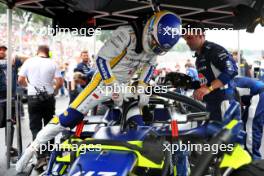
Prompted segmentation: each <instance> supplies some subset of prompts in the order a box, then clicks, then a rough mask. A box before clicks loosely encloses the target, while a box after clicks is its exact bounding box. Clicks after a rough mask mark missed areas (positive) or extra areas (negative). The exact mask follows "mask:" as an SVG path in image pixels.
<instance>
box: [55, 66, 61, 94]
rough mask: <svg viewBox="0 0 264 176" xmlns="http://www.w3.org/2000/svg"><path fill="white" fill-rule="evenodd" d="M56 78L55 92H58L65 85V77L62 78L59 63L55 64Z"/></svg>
mask: <svg viewBox="0 0 264 176" xmlns="http://www.w3.org/2000/svg"><path fill="white" fill-rule="evenodd" d="M54 80H55V84H54V92H58V90H59V89H60V88H61V87H62V86H63V78H62V75H61V71H60V69H59V68H58V67H57V65H56V66H55V75H54Z"/></svg>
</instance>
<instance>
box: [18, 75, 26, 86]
mask: <svg viewBox="0 0 264 176" xmlns="http://www.w3.org/2000/svg"><path fill="white" fill-rule="evenodd" d="M18 84H19V85H20V86H22V87H27V78H26V77H25V76H18Z"/></svg>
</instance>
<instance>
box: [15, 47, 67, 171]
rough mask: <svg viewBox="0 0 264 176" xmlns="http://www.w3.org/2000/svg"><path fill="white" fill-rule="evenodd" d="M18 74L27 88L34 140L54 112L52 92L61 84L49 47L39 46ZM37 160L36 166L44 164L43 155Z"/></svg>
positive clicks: (19, 80)
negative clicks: (34, 54) (35, 53)
mask: <svg viewBox="0 0 264 176" xmlns="http://www.w3.org/2000/svg"><path fill="white" fill-rule="evenodd" d="M18 75H19V77H18V83H19V84H20V85H22V86H25V87H27V88H28V112H29V119H30V130H31V133H32V136H33V140H34V139H35V138H36V136H37V134H38V132H39V131H40V130H41V129H42V127H43V125H46V124H47V123H48V122H49V121H50V120H51V119H52V117H53V114H54V113H55V98H54V92H57V91H58V90H59V88H60V87H61V86H62V85H63V79H62V76H61V72H60V70H59V69H58V67H57V65H56V63H55V62H53V61H52V60H51V59H50V58H49V47H48V46H46V45H41V46H39V48H38V52H37V56H36V57H32V58H30V59H28V60H27V61H26V62H25V63H24V64H23V65H22V67H21V69H20V71H19V73H18ZM54 80H55V85H54ZM42 120H43V122H44V124H43V123H42ZM38 161H39V162H38V163H39V164H37V165H36V168H40V167H42V166H43V165H44V164H45V162H46V159H45V156H40V155H39V160H38ZM41 165H42V166H41Z"/></svg>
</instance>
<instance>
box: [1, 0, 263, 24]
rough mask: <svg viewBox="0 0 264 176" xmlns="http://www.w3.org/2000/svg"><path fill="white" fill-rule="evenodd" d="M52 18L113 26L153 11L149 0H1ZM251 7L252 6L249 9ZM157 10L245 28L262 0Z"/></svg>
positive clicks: (189, 1) (194, 0) (185, 3)
mask: <svg viewBox="0 0 264 176" xmlns="http://www.w3.org/2000/svg"><path fill="white" fill-rule="evenodd" d="M0 1H2V2H4V3H6V4H9V5H14V6H15V7H18V8H21V9H24V10H28V11H31V12H34V13H37V14H40V15H44V16H47V17H50V18H52V19H54V22H55V23H54V24H58V25H59V26H60V27H78V28H79V27H92V26H96V27H101V28H103V29H113V28H116V27H117V26H119V25H122V24H126V23H128V22H129V21H132V20H133V19H136V18H138V17H144V16H148V15H151V14H152V7H151V1H150V0H0ZM251 7H252V8H251ZM160 9H162V10H164V9H166V10H170V11H173V12H175V13H176V14H178V15H179V16H180V17H181V18H182V20H183V22H189V21H200V22H202V23H204V24H205V25H208V27H217V28H220V27H225V28H229V27H233V28H235V29H241V28H246V27H247V26H248V25H249V23H252V22H253V21H254V20H255V19H256V18H257V17H260V16H261V13H263V11H264V10H263V0H160Z"/></svg>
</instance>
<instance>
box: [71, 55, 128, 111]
mask: <svg viewBox="0 0 264 176" xmlns="http://www.w3.org/2000/svg"><path fill="white" fill-rule="evenodd" d="M125 54H126V50H124V51H123V52H122V53H121V54H119V55H118V56H117V57H115V58H113V59H112V60H111V61H110V67H111V68H114V67H115V66H116V65H117V64H118V63H119V61H121V60H122V58H123V57H124V56H125ZM111 78H115V77H111ZM111 78H110V79H111ZM101 82H102V77H101V75H100V73H99V72H98V73H96V74H95V76H94V77H93V79H92V81H91V82H90V84H88V85H87V86H86V87H85V88H84V90H83V91H82V92H81V93H80V94H79V95H78V97H77V98H76V99H75V100H74V101H73V102H72V103H71V105H70V107H71V108H74V109H77V108H78V106H79V105H80V104H81V103H82V102H83V101H84V100H85V99H86V98H87V97H88V96H89V95H90V94H91V93H92V92H93V91H94V90H95V89H96V88H97V87H98V86H99V84H100V83H101Z"/></svg>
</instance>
